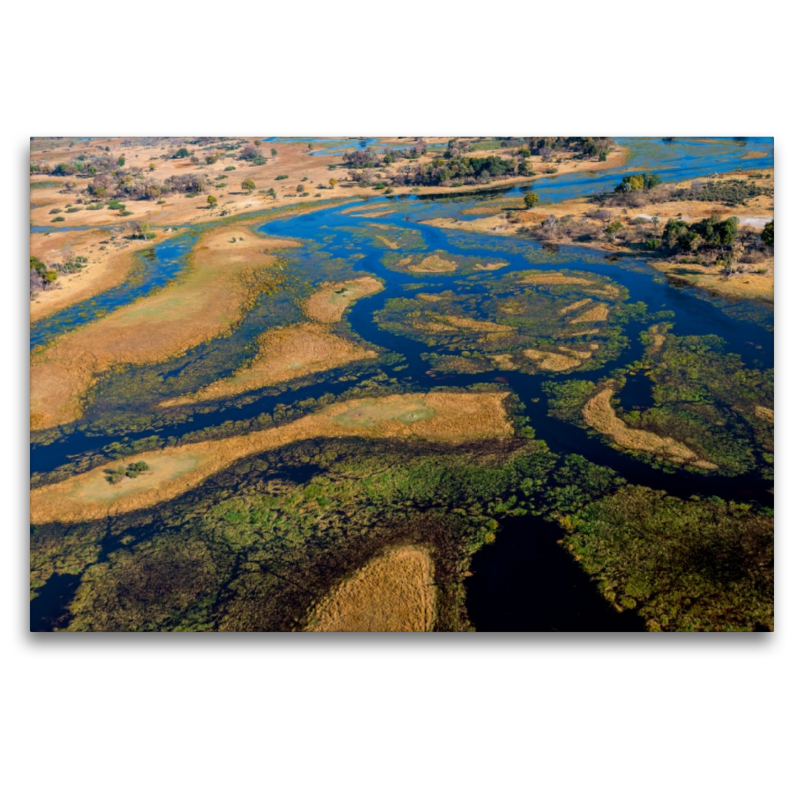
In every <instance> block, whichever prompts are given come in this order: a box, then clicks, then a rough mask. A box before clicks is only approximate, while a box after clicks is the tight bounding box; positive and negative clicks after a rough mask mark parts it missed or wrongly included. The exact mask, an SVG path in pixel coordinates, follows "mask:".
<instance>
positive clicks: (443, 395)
mask: <svg viewBox="0 0 800 800" xmlns="http://www.w3.org/2000/svg"><path fill="white" fill-rule="evenodd" d="M506 397H508V392H490V393H476V394H467V393H456V392H430V393H428V394H421V393H415V394H398V395H388V396H385V397H377V398H359V399H353V400H347V401H345V402H342V403H334V404H333V405H330V406H328V407H326V408H323V409H321V410H320V411H317V412H315V413H313V414H309V415H308V416H305V417H301V418H300V419H297V420H294V421H292V422H289V423H286V424H285V425H280V426H278V427H274V428H268V429H267V430H263V431H257V432H255V433H251V434H247V435H242V436H231V437H228V438H226V439H215V440H207V441H204V442H194V443H191V444H185V445H178V446H176V447H167V448H164V449H162V450H152V451H149V452H145V453H139V454H137V456H136V458H135V460H136V461H145V462H146V463H147V464H148V466H149V470H148V471H147V472H144V473H142V474H140V475H139V476H138V477H136V478H123V479H122V480H121V481H120V482H119V483H116V484H110V483H109V482H108V481H107V480H106V474H105V469H107V468H109V467H115V466H121V465H122V464H123V463H126V462H122V461H120V462H116V463H114V464H109V465H106V466H103V467H97V468H95V469H93V470H89V471H88V472H85V473H82V474H80V475H75V476H73V477H71V478H68V479H67V480H65V481H61V482H60V483H55V484H50V485H48V486H42V487H39V488H37V489H34V490H33V491H32V492H31V522H32V523H33V524H37V525H38V524H42V523H45V522H52V521H54V520H64V521H72V522H74V521H78V520H83V519H102V518H103V517H105V516H107V515H108V514H121V513H124V512H127V511H132V510H134V509H137V508H145V507H148V506H152V505H155V504H156V503H160V502H164V501H165V500H170V499H172V498H173V497H177V496H178V495H180V494H183V493H184V492H186V491H188V490H189V489H191V488H192V487H194V486H197V485H198V484H200V483H202V482H203V481H204V480H205V479H206V478H208V477H209V476H210V475H213V474H214V473H215V472H219V471H220V470H223V469H225V468H226V467H228V466H230V465H231V464H232V463H234V462H235V461H237V460H239V459H240V458H244V457H245V456H249V455H253V454H255V453H259V452H262V451H264V450H273V449H276V448H278V447H283V446H285V445H287V444H291V443H292V442H297V441H303V440H306V439H314V438H318V437H320V438H342V437H350V436H359V437H365V438H382V437H391V438H403V439H411V438H419V439H423V440H428V441H439V442H465V441H473V440H480V439H497V438H507V437H510V436H511V435H512V434H513V428H512V427H511V424H510V423H509V421H508V418H507V416H506V412H505V407H504V400H505V399H506ZM129 460H130V459H129Z"/></svg>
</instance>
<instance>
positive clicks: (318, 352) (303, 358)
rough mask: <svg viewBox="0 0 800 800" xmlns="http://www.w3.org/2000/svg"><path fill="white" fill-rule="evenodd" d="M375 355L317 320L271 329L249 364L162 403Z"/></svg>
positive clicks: (234, 390)
mask: <svg viewBox="0 0 800 800" xmlns="http://www.w3.org/2000/svg"><path fill="white" fill-rule="evenodd" d="M377 355H378V354H377V353H376V352H375V351H374V350H367V349H365V348H363V347H359V346H358V345H355V344H353V343H352V342H349V341H348V340H347V339H343V338H342V337H341V336H336V335H335V334H333V333H331V332H330V331H328V329H327V328H326V327H325V326H323V325H320V324H319V323H314V322H307V323H302V324H300V325H290V326H288V327H285V328H273V329H271V330H268V331H267V332H266V333H263V334H262V335H261V336H260V337H259V340H258V355H256V357H255V359H254V360H253V361H252V363H250V364H249V365H248V366H246V367H244V368H243V369H241V370H240V371H239V372H237V373H236V374H234V375H231V376H230V377H228V378H223V379H222V380H219V381H215V382H214V383H212V384H210V385H209V386H206V387H204V388H203V389H200V390H199V391H197V392H194V393H192V394H189V395H184V396H182V397H176V398H174V399H172V400H166V401H165V402H163V403H161V406H165V407H166V406H180V405H187V404H189V403H197V402H203V401H205V400H214V399H217V398H220V397H232V396H233V395H237V394H242V393H244V392H251V391H253V390H254V389H261V388H262V387H264V386H274V385H275V384H279V383H286V382H287V381H291V380H293V379H294V378H299V377H302V376H303V375H312V374H314V373H315V372H324V371H326V370H330V369H336V368H337V367H343V366H345V365H346V364H350V363H352V362H354V361H363V360H364V359H367V358H376V357H377Z"/></svg>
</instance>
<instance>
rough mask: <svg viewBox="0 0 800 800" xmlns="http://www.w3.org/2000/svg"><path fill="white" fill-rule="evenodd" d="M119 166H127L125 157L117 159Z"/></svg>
mask: <svg viewBox="0 0 800 800" xmlns="http://www.w3.org/2000/svg"><path fill="white" fill-rule="evenodd" d="M117 166H120V167H124V166H125V156H120V157H119V158H118V159H117Z"/></svg>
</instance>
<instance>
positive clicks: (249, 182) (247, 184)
mask: <svg viewBox="0 0 800 800" xmlns="http://www.w3.org/2000/svg"><path fill="white" fill-rule="evenodd" d="M255 188H256V182H255V181H254V180H253V179H252V178H245V179H244V180H243V181H242V189H244V190H245V191H246V192H252V191H253V190H254V189H255Z"/></svg>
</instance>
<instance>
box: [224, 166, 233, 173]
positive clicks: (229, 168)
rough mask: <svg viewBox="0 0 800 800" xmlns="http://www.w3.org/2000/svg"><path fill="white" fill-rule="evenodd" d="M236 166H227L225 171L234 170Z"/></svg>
mask: <svg viewBox="0 0 800 800" xmlns="http://www.w3.org/2000/svg"><path fill="white" fill-rule="evenodd" d="M235 169H236V167H225V172H233V171H234V170H235Z"/></svg>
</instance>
